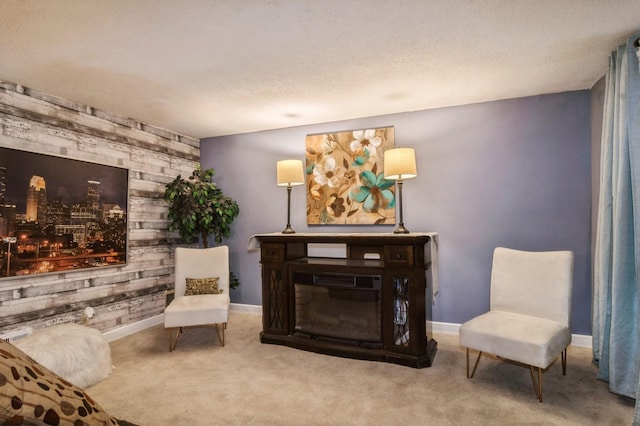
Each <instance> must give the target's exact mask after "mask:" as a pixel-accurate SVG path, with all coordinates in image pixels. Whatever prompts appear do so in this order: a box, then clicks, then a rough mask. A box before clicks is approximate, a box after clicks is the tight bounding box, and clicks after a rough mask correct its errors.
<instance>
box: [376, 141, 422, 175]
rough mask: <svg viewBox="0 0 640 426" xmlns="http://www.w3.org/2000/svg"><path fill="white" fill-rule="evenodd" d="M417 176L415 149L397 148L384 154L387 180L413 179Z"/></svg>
mask: <svg viewBox="0 0 640 426" xmlns="http://www.w3.org/2000/svg"><path fill="white" fill-rule="evenodd" d="M417 175H418V173H417V170H416V151H415V150H414V149H413V148H395V149H390V150H388V151H385V152H384V178H385V179H391V180H398V179H411V178H414V177H416V176H417Z"/></svg>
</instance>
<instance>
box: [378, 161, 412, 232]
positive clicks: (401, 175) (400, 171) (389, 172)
mask: <svg viewBox="0 0 640 426" xmlns="http://www.w3.org/2000/svg"><path fill="white" fill-rule="evenodd" d="M416 176H417V172H416V152H415V150H414V149H413V148H395V149H390V150H388V151H385V153H384V178H385V179H390V180H395V181H397V182H398V206H399V208H400V223H399V224H398V227H397V228H396V230H395V231H393V233H394V234H408V233H409V230H408V229H407V228H405V227H404V221H403V219H402V181H403V180H404V179H411V178H414V177H416Z"/></svg>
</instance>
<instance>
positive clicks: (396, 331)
mask: <svg viewBox="0 0 640 426" xmlns="http://www.w3.org/2000/svg"><path fill="white" fill-rule="evenodd" d="M424 292H425V279H424V276H423V275H422V276H421V274H420V273H416V272H415V270H401V269H398V270H390V271H387V272H386V273H385V275H384V284H383V305H384V306H383V313H384V319H383V321H384V327H383V335H384V345H385V347H386V348H387V349H388V350H392V351H395V352H404V353H410V354H413V355H423V354H425V353H426V350H427V347H426V327H425V323H424V318H425V305H424V301H425V295H424Z"/></svg>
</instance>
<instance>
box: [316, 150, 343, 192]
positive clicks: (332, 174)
mask: <svg viewBox="0 0 640 426" xmlns="http://www.w3.org/2000/svg"><path fill="white" fill-rule="evenodd" d="M343 175H344V170H342V169H341V168H339V167H337V166H336V159H335V158H333V157H327V158H326V159H325V160H324V162H322V163H318V164H316V166H315V167H314V168H313V179H314V180H315V181H316V183H319V184H320V185H327V186H328V187H329V188H337V187H338V186H340V181H341V179H342V176H343Z"/></svg>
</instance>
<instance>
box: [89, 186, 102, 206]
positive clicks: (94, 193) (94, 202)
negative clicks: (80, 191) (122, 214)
mask: <svg viewBox="0 0 640 426" xmlns="http://www.w3.org/2000/svg"><path fill="white" fill-rule="evenodd" d="M87 205H88V206H89V207H91V208H92V209H94V210H98V209H99V208H100V182H98V181H97V180H89V181H87Z"/></svg>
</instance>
